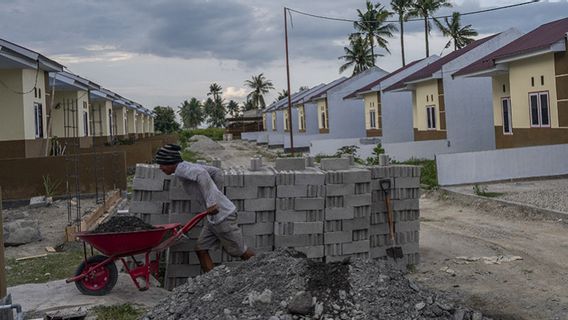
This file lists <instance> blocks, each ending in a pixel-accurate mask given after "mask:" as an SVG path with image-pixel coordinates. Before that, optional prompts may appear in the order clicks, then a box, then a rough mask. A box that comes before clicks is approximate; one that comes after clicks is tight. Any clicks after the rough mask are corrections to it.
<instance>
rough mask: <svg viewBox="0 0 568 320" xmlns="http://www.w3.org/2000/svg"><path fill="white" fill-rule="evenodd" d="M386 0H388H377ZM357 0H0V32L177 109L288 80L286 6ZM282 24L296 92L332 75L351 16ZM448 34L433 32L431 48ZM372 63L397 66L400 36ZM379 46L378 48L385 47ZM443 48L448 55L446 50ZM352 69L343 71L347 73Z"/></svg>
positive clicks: (567, 8) (541, 17) (417, 39)
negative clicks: (213, 88)
mask: <svg viewBox="0 0 568 320" xmlns="http://www.w3.org/2000/svg"><path fill="white" fill-rule="evenodd" d="M525 1H526V0H450V2H451V3H452V4H454V7H453V8H451V9H444V10H440V11H439V12H438V13H437V14H440V15H441V14H448V13H451V11H460V12H467V11H474V10H479V9H486V8H491V7H494V6H502V5H508V4H515V3H521V2H525ZM380 2H381V3H383V4H388V3H389V2H390V1H380ZM364 3H365V1H364V0H311V1H306V0H287V1H273V0H147V1H146V0H144V1H140V0H96V1H93V0H50V1H45V0H2V1H1V2H0V26H1V28H0V38H4V39H6V40H9V41H13V42H15V43H17V44H20V45H23V46H25V47H28V48H30V49H33V50H36V51H39V52H40V53H43V54H44V55H47V56H48V57H50V58H52V59H55V60H57V61H58V62H60V63H62V64H64V65H65V66H66V67H67V68H68V69H69V71H71V72H74V73H76V74H78V75H80V76H82V77H85V78H88V79H90V80H92V81H95V82H97V83H99V84H100V85H102V86H104V87H106V88H108V89H110V90H113V91H115V92H117V93H119V94H121V95H123V96H126V97H128V98H130V99H132V100H135V101H137V102H140V103H142V104H143V105H145V106H146V107H149V108H153V107H154V106H156V105H169V106H172V107H177V106H178V105H179V104H180V103H181V102H182V101H183V100H185V99H189V98H191V97H196V98H198V99H204V98H206V93H207V91H208V87H209V84H211V83H212V82H217V83H219V84H220V85H221V86H222V87H223V89H224V97H225V99H227V100H229V99H235V100H238V101H242V100H243V99H244V98H245V96H246V89H245V88H244V86H243V82H244V81H245V80H246V79H249V78H250V77H251V76H252V75H253V74H258V73H261V72H262V73H264V74H265V76H266V77H267V78H268V79H270V80H272V81H273V83H274V85H275V87H276V89H277V90H275V91H274V92H273V93H272V94H271V95H270V96H269V97H268V98H267V99H266V100H267V102H272V101H273V100H274V97H275V96H276V91H281V90H282V89H284V88H285V86H286V69H285V64H284V62H285V60H284V23H283V7H284V6H287V7H290V8H294V9H297V10H301V11H306V12H311V13H316V14H320V15H326V16H333V17H341V18H349V19H354V18H355V17H356V9H362V8H363V7H364ZM567 16H568V0H557V1H552V0H551V1H541V2H540V3H536V4H530V5H526V6H523V7H517V8H513V9H508V10H503V11H497V12H491V13H485V14H479V15H471V16H466V17H463V23H464V24H472V25H473V28H475V29H476V30H477V31H478V32H479V37H483V36H486V35H489V34H493V33H497V32H500V31H503V30H506V29H508V28H512V27H514V28H518V29H519V30H521V31H523V32H527V31H530V30H531V29H533V28H535V27H537V26H539V25H540V24H543V23H546V22H550V21H553V20H557V19H560V18H564V17H567ZM292 23H293V27H292V26H291V27H290V28H289V42H290V44H289V46H290V64H291V82H292V88H293V90H295V89H297V88H298V87H300V86H304V85H307V86H314V85H317V84H319V83H322V82H329V81H332V80H334V79H336V78H338V77H339V76H340V75H339V71H338V69H339V66H340V65H341V63H342V62H341V61H340V60H338V59H337V57H339V56H340V55H342V54H343V47H344V46H345V45H346V42H347V41H346V39H347V36H348V35H349V33H351V32H352V31H353V26H352V24H351V23H347V22H335V21H326V20H319V19H314V18H310V17H305V16H300V15H297V14H292ZM422 26H423V25H422V24H421V23H420V22H408V23H407V24H406V25H405V31H406V32H405V46H406V53H407V61H411V60H414V59H419V58H422V57H424V55H425V49H424V33H423V29H421V28H422ZM446 42H447V40H446V39H444V38H443V37H442V36H441V34H440V33H439V32H438V31H437V30H435V31H433V33H432V35H431V38H430V52H431V54H440V53H441V52H442V50H443V48H444V45H445V43H446ZM389 43H390V51H391V54H390V55H388V54H386V53H385V56H384V57H382V58H379V59H378V61H377V64H378V66H379V67H381V68H383V69H385V70H387V71H393V70H395V69H397V68H399V67H400V66H401V58H400V39H399V38H398V34H396V37H395V38H392V39H390V40H389ZM382 53H384V52H382ZM443 53H444V54H446V53H448V49H446V50H445V51H444V52H443ZM350 72H351V70H348V71H346V72H345V74H344V75H350Z"/></svg>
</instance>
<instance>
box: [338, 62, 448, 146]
mask: <svg viewBox="0 0 568 320" xmlns="http://www.w3.org/2000/svg"><path fill="white" fill-rule="evenodd" d="M439 58H440V57H439V56H437V55H432V56H430V57H428V58H424V59H420V60H416V61H413V62H411V63H409V64H407V65H406V66H404V67H402V68H399V69H397V70H395V71H393V72H391V73H389V74H387V75H386V76H383V77H380V78H378V79H376V80H373V81H372V82H370V83H368V84H366V85H365V86H363V87H360V88H358V89H357V90H355V91H353V92H351V93H350V94H349V95H347V96H345V97H344V98H343V99H344V100H347V99H362V100H363V103H364V106H365V112H364V115H365V132H366V136H367V137H379V138H380V139H381V143H383V144H385V143H393V142H405V141H412V140H413V133H412V94H410V92H407V91H403V92H384V91H383V89H385V88H387V87H389V86H391V85H393V84H394V83H397V82H398V81H400V80H401V79H403V78H405V77H407V76H409V75H410V74H413V73H414V72H416V71H418V70H419V69H422V68H424V67H425V66H426V65H428V64H430V63H432V62H434V61H436V60H438V59H439Z"/></svg>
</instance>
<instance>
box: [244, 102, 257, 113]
mask: <svg viewBox="0 0 568 320" xmlns="http://www.w3.org/2000/svg"><path fill="white" fill-rule="evenodd" d="M255 108H256V107H255V106H254V103H253V102H252V100H248V99H247V101H245V102H243V110H244V111H249V110H252V109H255Z"/></svg>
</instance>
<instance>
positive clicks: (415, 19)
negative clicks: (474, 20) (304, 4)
mask: <svg viewBox="0 0 568 320" xmlns="http://www.w3.org/2000/svg"><path fill="white" fill-rule="evenodd" d="M536 2H540V0H531V1H527V2H522V3H517V4H511V5H507V6H502V7H495V8H489V9H483V10H477V11H470V12H464V13H461V15H462V16H468V15H474V14H480V13H486V12H491V11H497V10H503V9H510V8H514V7H520V6H524V5H527V4H532V3H536ZM285 9H286V10H288V11H289V12H294V13H297V14H301V15H304V16H308V17H312V18H317V19H324V20H331V21H341V22H350V23H353V22H359V23H364V22H375V21H360V20H353V19H346V18H336V17H328V16H322V15H318V14H313V13H308V12H303V11H299V10H296V9H292V8H285ZM451 17H452V16H451V15H445V16H437V17H428V19H441V18H451ZM406 21H423V18H414V19H408V20H406ZM398 22H399V21H398V20H390V21H385V23H398Z"/></svg>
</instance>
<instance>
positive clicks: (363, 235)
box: [352, 229, 369, 241]
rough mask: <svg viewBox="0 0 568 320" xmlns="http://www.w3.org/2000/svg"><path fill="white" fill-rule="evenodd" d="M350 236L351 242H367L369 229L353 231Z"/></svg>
mask: <svg viewBox="0 0 568 320" xmlns="http://www.w3.org/2000/svg"><path fill="white" fill-rule="evenodd" d="M352 234H353V237H352V240H353V241H363V240H369V229H363V230H354V231H353V232H352Z"/></svg>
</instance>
